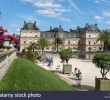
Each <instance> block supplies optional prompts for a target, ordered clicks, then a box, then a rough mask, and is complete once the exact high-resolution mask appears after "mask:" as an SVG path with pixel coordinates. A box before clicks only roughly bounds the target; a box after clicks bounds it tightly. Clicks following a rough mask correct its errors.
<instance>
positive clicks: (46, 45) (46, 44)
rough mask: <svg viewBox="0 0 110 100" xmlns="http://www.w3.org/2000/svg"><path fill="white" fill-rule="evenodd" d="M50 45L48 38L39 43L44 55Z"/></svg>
mask: <svg viewBox="0 0 110 100" xmlns="http://www.w3.org/2000/svg"><path fill="white" fill-rule="evenodd" d="M50 45H51V44H50V42H49V41H48V40H47V39H46V38H41V39H40V40H39V41H37V46H38V47H39V48H40V49H41V50H42V55H43V53H44V48H45V47H48V46H50Z"/></svg>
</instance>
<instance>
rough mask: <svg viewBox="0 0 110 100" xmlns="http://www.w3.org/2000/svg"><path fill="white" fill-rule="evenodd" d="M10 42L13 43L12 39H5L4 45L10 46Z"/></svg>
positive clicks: (5, 46)
mask: <svg viewBox="0 0 110 100" xmlns="http://www.w3.org/2000/svg"><path fill="white" fill-rule="evenodd" d="M10 43H11V39H7V38H6V39H4V41H3V47H4V48H8V47H9V46H10Z"/></svg>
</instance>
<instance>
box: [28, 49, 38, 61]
mask: <svg viewBox="0 0 110 100" xmlns="http://www.w3.org/2000/svg"><path fill="white" fill-rule="evenodd" d="M27 59H29V60H30V61H32V62H35V60H36V57H35V53H34V52H32V51H31V50H28V51H27Z"/></svg>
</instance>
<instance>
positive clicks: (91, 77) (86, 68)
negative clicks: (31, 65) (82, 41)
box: [38, 53, 110, 91]
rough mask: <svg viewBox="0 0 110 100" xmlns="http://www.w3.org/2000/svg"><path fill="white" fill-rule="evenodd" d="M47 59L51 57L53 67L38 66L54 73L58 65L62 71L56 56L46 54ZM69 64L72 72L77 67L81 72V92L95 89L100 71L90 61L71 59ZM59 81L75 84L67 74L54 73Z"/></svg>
mask: <svg viewBox="0 0 110 100" xmlns="http://www.w3.org/2000/svg"><path fill="white" fill-rule="evenodd" d="M45 56H47V57H53V62H54V63H53V65H52V66H51V67H49V66H47V64H43V63H41V62H39V63H38V64H39V65H41V66H42V67H43V68H45V69H47V70H52V71H56V68H57V66H58V65H60V70H61V71H62V63H61V60H60V57H59V55H58V54H49V53H48V54H46V55H45ZM69 64H72V71H74V68H75V67H77V68H78V69H80V70H81V72H82V82H81V83H82V86H81V90H82V91H88V90H89V91H91V90H94V88H95V77H96V76H97V77H99V78H100V77H101V74H100V69H98V68H97V67H96V66H95V65H94V64H93V63H92V61H91V60H81V59H76V58H72V59H70V61H69ZM56 74H57V75H58V76H59V77H60V78H61V79H63V80H64V81H66V82H67V83H68V84H70V85H74V84H75V80H72V79H71V75H68V74H61V73H56ZM107 78H110V72H109V73H108V74H107Z"/></svg>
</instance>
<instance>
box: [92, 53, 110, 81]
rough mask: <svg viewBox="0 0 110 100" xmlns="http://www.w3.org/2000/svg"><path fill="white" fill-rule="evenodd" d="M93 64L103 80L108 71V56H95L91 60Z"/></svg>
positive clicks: (109, 65)
mask: <svg viewBox="0 0 110 100" xmlns="http://www.w3.org/2000/svg"><path fill="white" fill-rule="evenodd" d="M93 63H95V64H96V66H97V67H98V68H100V69H101V70H100V73H101V74H102V79H104V78H105V76H106V74H107V73H108V72H109V71H110V54H96V55H95V56H94V58H93Z"/></svg>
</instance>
